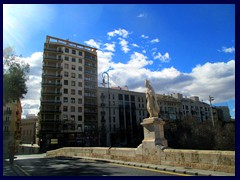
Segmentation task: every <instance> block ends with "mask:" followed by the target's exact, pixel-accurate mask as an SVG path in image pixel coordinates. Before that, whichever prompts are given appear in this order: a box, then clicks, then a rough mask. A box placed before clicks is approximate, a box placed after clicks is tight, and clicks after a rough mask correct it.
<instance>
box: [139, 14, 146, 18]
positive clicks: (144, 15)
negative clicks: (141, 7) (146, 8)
mask: <svg viewBox="0 0 240 180" xmlns="http://www.w3.org/2000/svg"><path fill="white" fill-rule="evenodd" d="M137 17H138V18H142V17H146V14H144V13H140V14H139V15H138V16H137Z"/></svg>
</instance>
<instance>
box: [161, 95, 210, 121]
mask: <svg viewBox="0 0 240 180" xmlns="http://www.w3.org/2000/svg"><path fill="white" fill-rule="evenodd" d="M157 99H158V103H159V107H160V117H161V118H163V119H166V120H177V119H178V120H181V119H183V118H185V117H195V118H196V120H198V121H200V122H203V121H206V120H211V110H210V105H209V104H207V103H205V102H202V101H200V100H199V97H197V96H193V97H190V98H188V97H183V95H182V94H180V93H174V94H171V95H157Z"/></svg>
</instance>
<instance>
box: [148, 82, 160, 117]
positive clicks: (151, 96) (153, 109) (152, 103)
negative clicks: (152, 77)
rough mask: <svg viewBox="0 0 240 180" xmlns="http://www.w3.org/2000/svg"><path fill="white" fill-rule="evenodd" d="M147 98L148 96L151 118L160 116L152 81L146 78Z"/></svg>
mask: <svg viewBox="0 0 240 180" xmlns="http://www.w3.org/2000/svg"><path fill="white" fill-rule="evenodd" d="M145 84H146V98H147V111H148V113H149V114H150V117H149V118H152V117H158V113H159V106H158V103H157V98H156V95H155V92H154V89H153V88H152V86H151V85H150V81H148V80H146V81H145Z"/></svg>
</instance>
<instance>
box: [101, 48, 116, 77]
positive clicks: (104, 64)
mask: <svg viewBox="0 0 240 180" xmlns="http://www.w3.org/2000/svg"><path fill="white" fill-rule="evenodd" d="M97 54H98V75H99V77H101V74H102V73H103V72H105V71H107V70H108V69H109V68H110V66H111V60H112V57H113V56H114V54H113V53H112V52H103V51H100V50H98V51H97Z"/></svg>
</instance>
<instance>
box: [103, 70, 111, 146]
mask: <svg viewBox="0 0 240 180" xmlns="http://www.w3.org/2000/svg"><path fill="white" fill-rule="evenodd" d="M105 75H107V83H106V81H105V77H106V76H105ZM102 78H103V82H102V84H103V86H104V87H105V85H106V84H108V113H109V114H108V127H107V128H106V130H107V143H108V142H109V146H111V112H110V87H109V74H108V73H107V72H104V73H102Z"/></svg>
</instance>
